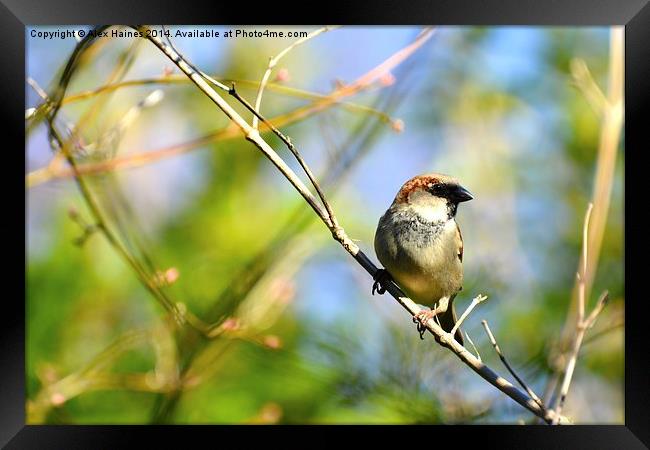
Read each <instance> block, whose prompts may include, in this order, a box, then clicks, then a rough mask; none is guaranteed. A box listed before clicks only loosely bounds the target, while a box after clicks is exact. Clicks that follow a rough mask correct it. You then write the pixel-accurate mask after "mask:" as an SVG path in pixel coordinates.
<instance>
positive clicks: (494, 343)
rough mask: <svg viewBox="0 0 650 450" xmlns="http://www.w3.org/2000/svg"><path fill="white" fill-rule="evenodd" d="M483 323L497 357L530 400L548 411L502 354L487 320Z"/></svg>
mask: <svg viewBox="0 0 650 450" xmlns="http://www.w3.org/2000/svg"><path fill="white" fill-rule="evenodd" d="M481 323H482V324H483V328H485V332H486V333H487V335H488V338H489V339H490V343H491V344H492V347H494V351H496V352H497V355H499V358H500V359H501V362H502V363H503V365H504V366H506V369H508V372H510V373H511V374H512V376H513V377H515V380H517V383H519V384H520V385H521V387H523V388H524V389H526V392H528V395H530V398H532V399H533V400H535V402H537V404H538V405H539V407H540V408H542V409H546V407H545V406H544V403H543V402H542V400H541V399H540V398H539V397H538V396H537V394H535V392H533V390H532V389H531V388H530V387H528V385H527V384H526V383H524V380H522V379H521V378H520V377H519V375H517V372H515V370H514V369H513V368H512V366H510V364H509V363H508V360H507V359H506V357H505V355H504V354H503V353H502V352H501V349H500V348H499V344H497V340H496V339H495V338H494V335H493V334H492V330H490V326H489V325H488V323H487V320H482V321H481Z"/></svg>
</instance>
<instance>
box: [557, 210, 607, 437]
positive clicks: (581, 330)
mask: <svg viewBox="0 0 650 450" xmlns="http://www.w3.org/2000/svg"><path fill="white" fill-rule="evenodd" d="M592 208H593V204H591V203H589V206H588V207H587V212H586V213H585V221H584V225H583V228H582V239H583V242H582V246H583V250H582V264H581V269H582V270H581V271H580V272H578V273H577V274H576V277H577V280H578V320H577V322H576V327H575V337H574V338H573V341H572V345H571V350H570V352H569V354H568V356H567V358H568V359H567V365H566V369H565V370H564V378H563V380H562V384H561V385H560V391H559V395H558V396H557V397H556V399H555V407H554V408H553V409H554V410H555V413H556V414H557V416H559V415H560V414H561V413H562V409H563V407H564V403H565V401H566V396H567V394H568V392H569V386H570V385H571V380H572V379H573V373H574V371H575V367H576V363H577V360H578V354H579V353H580V347H581V345H582V341H583V339H584V337H585V333H586V331H587V330H588V329H589V328H591V327H592V326H593V325H594V323H595V322H596V319H597V318H598V315H599V314H600V313H601V312H602V310H603V308H604V307H605V305H606V303H607V299H608V297H609V295H608V293H607V291H605V292H603V294H601V296H600V298H599V299H598V302H597V303H596V306H595V307H594V309H593V311H592V312H591V314H589V317H587V318H586V319H585V304H586V298H585V296H586V294H585V291H586V284H587V274H588V273H589V259H588V256H589V255H588V252H587V246H588V242H589V220H590V218H591V210H592ZM557 416H556V418H557ZM552 424H553V425H555V424H557V420H556V419H554V420H553V422H552Z"/></svg>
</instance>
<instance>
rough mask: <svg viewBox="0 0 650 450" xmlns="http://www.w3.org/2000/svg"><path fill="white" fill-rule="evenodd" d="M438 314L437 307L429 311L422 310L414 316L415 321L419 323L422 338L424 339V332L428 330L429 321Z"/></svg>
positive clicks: (418, 327) (418, 328)
mask: <svg viewBox="0 0 650 450" xmlns="http://www.w3.org/2000/svg"><path fill="white" fill-rule="evenodd" d="M437 314H438V310H437V309H431V310H428V311H424V310H423V311H420V312H419V313H417V314H416V315H414V316H413V322H415V323H416V324H417V330H418V333H420V339H422V340H424V333H426V331H427V322H428V321H429V320H430V319H432V318H433V317H435V316H436V315H437Z"/></svg>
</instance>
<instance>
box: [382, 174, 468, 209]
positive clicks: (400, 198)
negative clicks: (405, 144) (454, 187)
mask: <svg viewBox="0 0 650 450" xmlns="http://www.w3.org/2000/svg"><path fill="white" fill-rule="evenodd" d="M452 183H453V184H457V183H458V181H457V180H456V179H455V178H454V177H450V176H449V175H443V174H440V173H427V174H423V175H418V176H416V177H413V178H411V179H410V180H408V181H407V182H406V183H404V185H402V187H401V189H400V190H399V192H398V193H397V196H396V197H395V202H396V203H402V202H406V201H408V198H409V195H410V194H411V193H412V192H415V191H417V190H420V189H429V188H431V186H433V185H435V184H452Z"/></svg>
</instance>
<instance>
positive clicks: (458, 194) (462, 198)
mask: <svg viewBox="0 0 650 450" xmlns="http://www.w3.org/2000/svg"><path fill="white" fill-rule="evenodd" d="M473 198H474V196H473V195H472V194H471V193H470V192H469V191H468V190H467V189H465V188H464V187H462V186H460V185H458V186H456V187H455V188H454V189H453V190H452V191H451V192H450V193H449V199H450V200H452V201H453V202H455V203H461V202H467V201H469V200H471V199H473Z"/></svg>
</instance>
